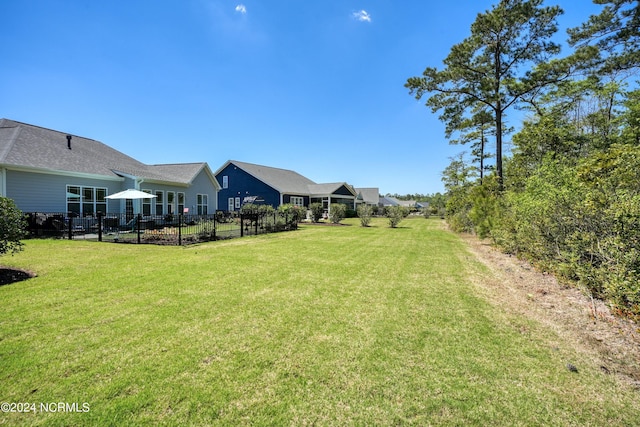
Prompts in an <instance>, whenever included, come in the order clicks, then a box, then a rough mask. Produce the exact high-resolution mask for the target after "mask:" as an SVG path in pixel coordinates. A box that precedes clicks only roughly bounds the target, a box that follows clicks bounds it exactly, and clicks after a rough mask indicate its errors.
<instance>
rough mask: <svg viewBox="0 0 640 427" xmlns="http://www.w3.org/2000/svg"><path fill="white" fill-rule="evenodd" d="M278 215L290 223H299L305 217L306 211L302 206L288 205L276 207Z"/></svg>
mask: <svg viewBox="0 0 640 427" xmlns="http://www.w3.org/2000/svg"><path fill="white" fill-rule="evenodd" d="M278 213H279V214H280V216H281V217H283V218H286V219H287V220H288V221H290V222H300V221H302V220H304V219H305V218H306V217H307V209H306V208H305V207H304V206H296V205H292V204H290V203H287V204H284V205H280V206H278Z"/></svg>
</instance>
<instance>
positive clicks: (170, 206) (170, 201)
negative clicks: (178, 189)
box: [167, 191, 176, 214]
mask: <svg viewBox="0 0 640 427" xmlns="http://www.w3.org/2000/svg"><path fill="white" fill-rule="evenodd" d="M167 213H168V214H174V213H176V193H175V192H174V191H167Z"/></svg>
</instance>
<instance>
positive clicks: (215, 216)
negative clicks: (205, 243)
mask: <svg viewBox="0 0 640 427" xmlns="http://www.w3.org/2000/svg"><path fill="white" fill-rule="evenodd" d="M217 223H218V216H217V215H214V216H213V240H216V239H217V237H216V227H217Z"/></svg>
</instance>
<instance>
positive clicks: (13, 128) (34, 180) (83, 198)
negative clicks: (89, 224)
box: [0, 119, 219, 217]
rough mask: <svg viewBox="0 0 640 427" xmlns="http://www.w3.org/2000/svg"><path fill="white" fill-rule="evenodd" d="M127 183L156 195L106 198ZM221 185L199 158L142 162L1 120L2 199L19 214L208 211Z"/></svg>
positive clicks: (80, 139) (90, 141)
mask: <svg viewBox="0 0 640 427" xmlns="http://www.w3.org/2000/svg"><path fill="white" fill-rule="evenodd" d="M129 188H133V189H137V190H141V191H145V192H147V193H150V194H153V195H154V196H156V197H155V198H153V199H151V200H145V201H143V202H142V203H133V202H132V201H131V200H126V201H125V200H110V199H107V198H106V197H107V196H108V195H111V194H114V193H117V192H119V191H122V190H126V189H129ZM218 188H219V185H218V183H217V182H216V180H215V177H214V175H213V173H212V171H211V169H210V168H209V166H208V165H207V163H204V162H202V163H180V164H161V165H146V164H144V163H142V162H139V161H138V160H135V159H133V158H131V157H129V156H127V155H126V154H123V153H121V152H119V151H117V150H115V149H113V148H111V147H109V146H107V145H105V144H103V143H101V142H99V141H96V140H93V139H90V138H85V137H81V136H77V135H70V134H67V133H66V132H59V131H56V130H52V129H46V128H42V127H39V126H34V125H30V124H26V123H21V122H17V121H13V120H7V119H0V196H3V197H8V198H11V199H13V200H14V202H15V203H16V205H17V206H18V208H19V209H21V210H22V211H24V212H46V213H54V212H59V213H68V212H70V213H72V214H74V215H77V216H81V217H92V216H94V215H95V214H96V213H97V212H104V213H126V214H131V215H133V214H137V213H141V214H143V215H145V216H159V215H167V214H174V213H180V212H184V211H185V209H188V210H189V213H190V214H207V213H214V212H215V211H216V210H217V209H218V205H217V203H218V196H217V192H218Z"/></svg>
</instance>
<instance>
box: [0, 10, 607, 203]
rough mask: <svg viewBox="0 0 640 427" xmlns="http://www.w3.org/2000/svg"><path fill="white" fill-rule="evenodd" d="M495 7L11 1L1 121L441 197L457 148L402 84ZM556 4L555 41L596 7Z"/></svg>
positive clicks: (134, 151) (134, 148)
mask: <svg viewBox="0 0 640 427" xmlns="http://www.w3.org/2000/svg"><path fill="white" fill-rule="evenodd" d="M495 2H497V0H495V1H488V0H457V1H451V0H450V1H435V0H433V1H432V0H407V1H392V0H359V1H351V0H306V1H293V0H269V1H267V0H241V1H240V0H236V1H228V0H136V1H131V0H110V1H86V0H82V1H81V0H28V1H7V2H3V4H2V7H1V9H0V10H2V15H3V17H4V19H3V24H2V26H0V40H2V42H3V43H2V44H3V55H2V57H3V60H2V66H0V93H1V95H0V117H4V118H8V119H12V120H18V121H22V122H26V123H30V124H34V125H38V126H43V127H47V128H52V129H56V130H60V131H62V132H68V133H72V134H75V135H80V136H84V137H88V138H93V139H97V140H99V141H101V142H104V143H105V144H107V145H110V146H112V147H114V148H115V149H117V150H119V151H122V152H124V153H125V154H128V155H130V156H132V157H134V158H136V159H138V160H140V161H142V162H144V163H149V164H156V163H179V162H200V161H206V162H208V163H209V165H210V167H211V169H212V170H213V171H215V170H217V169H218V168H219V167H220V166H222V165H223V163H224V162H226V161H227V160H229V159H234V160H240V161H245V162H250V163H258V164H263V165H268V166H273V167H280V168H285V169H292V170H295V171H296V172H299V173H301V174H302V175H305V176H307V177H308V178H310V179H312V180H314V181H316V182H319V183H322V182H343V181H345V182H348V183H350V184H352V185H355V186H356V187H378V188H379V189H380V192H381V193H382V194H385V193H399V194H407V193H422V194H429V193H435V192H442V191H443V186H442V182H441V180H440V177H441V172H442V170H443V169H444V168H445V167H446V166H447V165H448V164H449V162H450V160H449V157H451V156H454V155H456V154H457V153H459V152H460V151H462V150H463V149H464V148H463V147H459V146H450V145H449V144H448V143H447V141H446V140H445V138H444V134H443V129H444V125H443V124H442V123H440V122H439V121H438V118H437V115H436V114H433V113H431V111H430V109H428V108H427V107H425V106H424V105H423V103H421V102H418V101H416V100H415V99H414V98H412V97H411V96H410V95H409V94H408V91H407V90H406V89H405V88H404V84H405V82H406V80H407V78H408V77H411V76H417V75H420V74H421V73H422V71H423V70H424V69H425V67H427V66H435V67H441V65H442V60H443V59H444V58H445V57H446V56H447V54H448V53H449V51H450V48H451V46H453V45H454V44H455V43H458V42H460V41H462V40H463V39H464V38H465V37H467V36H468V35H469V28H470V25H471V23H472V22H473V21H474V20H475V17H476V15H477V14H478V13H481V12H484V11H486V10H488V9H490V7H491V5H492V4H494V3H495ZM547 4H559V5H560V6H561V7H562V8H563V9H564V11H565V14H564V15H563V16H562V17H561V19H560V21H559V23H560V27H561V33H560V34H559V37H560V39H561V40H564V39H565V36H564V34H565V33H564V29H565V28H567V27H571V26H575V25H578V24H579V23H581V22H584V21H585V20H586V19H587V18H588V16H589V15H590V14H592V13H596V12H597V11H599V9H600V7H599V6H595V5H593V4H591V2H590V1H589V0H565V1H559V2H547ZM565 52H568V50H567V49H565Z"/></svg>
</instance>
